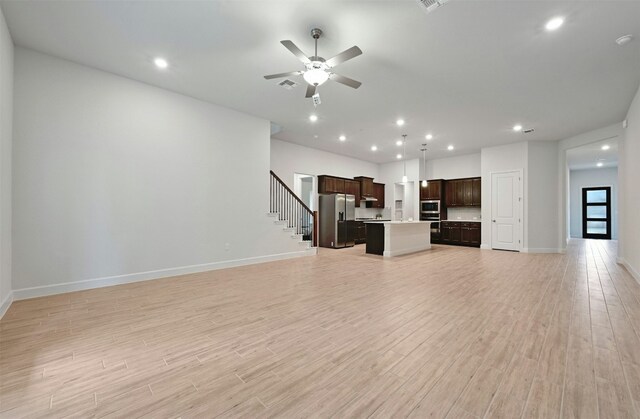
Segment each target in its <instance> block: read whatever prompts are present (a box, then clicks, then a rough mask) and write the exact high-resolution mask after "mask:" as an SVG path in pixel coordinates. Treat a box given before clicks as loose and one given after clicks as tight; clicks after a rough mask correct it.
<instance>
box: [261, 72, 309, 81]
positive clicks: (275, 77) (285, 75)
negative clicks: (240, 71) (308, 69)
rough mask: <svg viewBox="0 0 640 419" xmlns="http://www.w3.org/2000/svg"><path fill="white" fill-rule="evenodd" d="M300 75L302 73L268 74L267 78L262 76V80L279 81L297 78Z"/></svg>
mask: <svg viewBox="0 0 640 419" xmlns="http://www.w3.org/2000/svg"><path fill="white" fill-rule="evenodd" d="M302 73H303V71H289V72H288V73H278V74H269V75H268V76H264V78H265V79H267V80H271V79H279V78H281V77H287V76H299V75H300V74H302Z"/></svg>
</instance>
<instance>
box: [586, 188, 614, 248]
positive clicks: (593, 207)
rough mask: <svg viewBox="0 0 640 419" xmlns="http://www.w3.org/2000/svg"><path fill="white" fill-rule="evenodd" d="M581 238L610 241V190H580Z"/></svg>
mask: <svg viewBox="0 0 640 419" xmlns="http://www.w3.org/2000/svg"><path fill="white" fill-rule="evenodd" d="M582 237H583V238H585V239H607V240H610V239H611V188H610V187H608V186H607V187H604V186H603V187H597V188H582Z"/></svg>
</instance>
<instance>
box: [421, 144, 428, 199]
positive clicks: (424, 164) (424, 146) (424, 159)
mask: <svg viewBox="0 0 640 419" xmlns="http://www.w3.org/2000/svg"><path fill="white" fill-rule="evenodd" d="M420 151H422V167H423V169H422V171H423V172H424V177H423V178H422V187H423V188H426V187H427V144H426V143H422V148H421V149H420Z"/></svg>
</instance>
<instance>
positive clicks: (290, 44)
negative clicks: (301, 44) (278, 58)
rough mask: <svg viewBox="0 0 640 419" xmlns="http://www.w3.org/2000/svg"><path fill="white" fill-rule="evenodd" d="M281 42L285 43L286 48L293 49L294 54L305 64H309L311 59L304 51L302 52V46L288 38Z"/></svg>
mask: <svg viewBox="0 0 640 419" xmlns="http://www.w3.org/2000/svg"><path fill="white" fill-rule="evenodd" d="M280 43H281V44H282V45H284V47H285V48H286V49H288V50H289V51H291V52H292V53H293V55H295V56H296V57H298V59H299V60H300V61H302V62H303V63H304V64H309V63H310V62H311V60H309V58H308V57H307V56H306V55H304V52H302V51H301V50H300V48H298V47H297V46H296V44H294V43H293V42H291V41H289V40H286V41H280Z"/></svg>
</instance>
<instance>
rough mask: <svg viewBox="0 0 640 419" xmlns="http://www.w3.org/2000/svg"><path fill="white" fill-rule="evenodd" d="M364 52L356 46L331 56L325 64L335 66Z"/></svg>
mask: <svg viewBox="0 0 640 419" xmlns="http://www.w3.org/2000/svg"><path fill="white" fill-rule="evenodd" d="M360 54H362V50H361V49H360V48H358V47H356V46H353V47H351V48H349V49H348V50H345V51H342V52H341V53H340V54H338V55H336V56H335V57H333V58H329V59H328V60H327V61H326V62H325V64H327V65H328V66H329V67H335V66H336V65H338V64H340V63H343V62H345V61H347V60H350V59H352V58H354V57H357V56H358V55H360Z"/></svg>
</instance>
